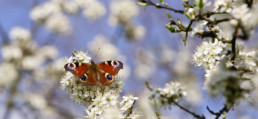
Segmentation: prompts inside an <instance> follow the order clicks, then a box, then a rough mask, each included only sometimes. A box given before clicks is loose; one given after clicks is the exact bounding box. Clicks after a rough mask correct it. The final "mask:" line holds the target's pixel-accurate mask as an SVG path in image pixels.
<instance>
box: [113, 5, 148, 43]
mask: <svg viewBox="0 0 258 119" xmlns="http://www.w3.org/2000/svg"><path fill="white" fill-rule="evenodd" d="M110 11H111V15H110V18H109V22H110V24H111V25H114V26H115V25H122V26H123V27H124V28H125V32H126V37H127V38H128V39H129V40H134V39H136V40H140V39H141V38H142V37H143V36H144V34H145V28H144V27H143V26H141V25H134V23H132V19H133V18H134V17H136V16H137V15H138V14H139V8H138V6H137V5H136V3H135V2H134V1H133V0H113V1H112V3H111V5H110Z"/></svg>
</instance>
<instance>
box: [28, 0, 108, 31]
mask: <svg viewBox="0 0 258 119" xmlns="http://www.w3.org/2000/svg"><path fill="white" fill-rule="evenodd" d="M79 9H82V12H83V15H84V16H85V17H86V18H89V19H92V20H95V19H98V18H100V17H101V16H103V15H104V14H105V13H106V9H105V7H104V5H103V4H102V3H101V2H99V1H98V0H49V1H47V2H45V3H43V4H40V5H38V6H36V7H34V8H33V10H32V11H31V13H30V17H31V19H32V20H34V21H36V22H37V23H38V24H42V25H45V26H46V28H48V29H49V30H51V31H53V32H57V33H61V34H69V33H70V32H71V24H70V22H69V20H68V17H67V16H66V15H65V13H64V12H67V13H70V14H76V13H77V12H78V11H79Z"/></svg>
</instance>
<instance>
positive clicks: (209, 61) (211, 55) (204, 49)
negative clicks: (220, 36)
mask: <svg viewBox="0 0 258 119" xmlns="http://www.w3.org/2000/svg"><path fill="white" fill-rule="evenodd" d="M227 51H228V50H227V49H226V44H224V43H222V42H221V41H218V40H217V39H215V41H214V42H212V40H209V41H203V42H202V44H201V45H200V46H199V47H197V49H196V50H195V53H194V56H193V61H194V63H195V64H196V65H197V66H202V67H204V68H205V69H212V68H213V67H215V66H216V65H217V63H218V61H219V60H220V59H221V57H222V56H223V55H225V54H226V53H227Z"/></svg>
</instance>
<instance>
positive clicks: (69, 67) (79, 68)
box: [64, 62, 90, 77]
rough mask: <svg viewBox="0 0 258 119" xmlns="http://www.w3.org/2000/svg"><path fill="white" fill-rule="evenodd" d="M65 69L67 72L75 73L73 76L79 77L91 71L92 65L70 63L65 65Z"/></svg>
mask: <svg viewBox="0 0 258 119" xmlns="http://www.w3.org/2000/svg"><path fill="white" fill-rule="evenodd" d="M64 68H65V70H66V71H70V72H71V73H73V75H75V76H77V77H81V76H83V74H85V73H86V72H87V71H88V70H89V69H90V64H86V63H78V62H76V63H68V64H66V65H64Z"/></svg>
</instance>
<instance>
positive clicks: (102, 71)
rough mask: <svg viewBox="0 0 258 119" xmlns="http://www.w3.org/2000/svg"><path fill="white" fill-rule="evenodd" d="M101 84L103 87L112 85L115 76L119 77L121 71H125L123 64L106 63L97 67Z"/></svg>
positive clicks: (116, 62) (115, 62) (117, 62)
mask: <svg viewBox="0 0 258 119" xmlns="http://www.w3.org/2000/svg"><path fill="white" fill-rule="evenodd" d="M96 67H97V73H98V76H99V82H100V83H101V84H102V85H110V84H112V83H113V81H114V76H115V75H117V73H118V71H119V70H120V69H123V63H122V62H120V61H115V60H114V61H106V62H101V63H99V64H97V65H96Z"/></svg>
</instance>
